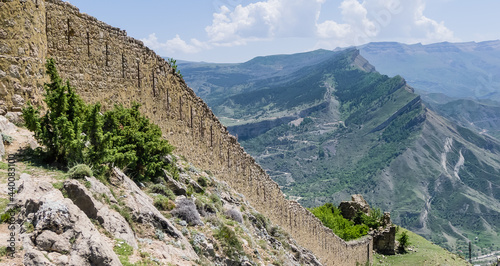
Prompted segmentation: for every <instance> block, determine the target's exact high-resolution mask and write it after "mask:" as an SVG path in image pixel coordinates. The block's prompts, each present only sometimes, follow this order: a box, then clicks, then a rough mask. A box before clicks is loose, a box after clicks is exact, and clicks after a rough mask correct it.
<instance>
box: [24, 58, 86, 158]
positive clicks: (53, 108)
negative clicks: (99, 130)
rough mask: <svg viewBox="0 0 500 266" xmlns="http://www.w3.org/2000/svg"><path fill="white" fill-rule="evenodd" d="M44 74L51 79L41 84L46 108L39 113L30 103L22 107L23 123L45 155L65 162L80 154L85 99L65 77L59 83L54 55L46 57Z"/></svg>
mask: <svg viewBox="0 0 500 266" xmlns="http://www.w3.org/2000/svg"><path fill="white" fill-rule="evenodd" d="M46 67H47V74H48V75H49V77H50V81H51V83H46V84H44V87H45V92H46V94H45V98H44V101H45V102H46V103H47V107H48V111H47V113H46V114H45V115H44V116H43V117H40V111H39V110H38V109H35V108H33V106H32V105H31V103H28V105H27V107H26V108H24V109H23V118H24V120H25V122H26V127H27V128H28V129H29V130H31V131H33V132H34V133H35V138H36V139H37V140H38V142H39V143H41V144H43V146H44V147H45V149H46V159H48V160H50V161H52V162H57V163H61V164H63V165H66V164H68V163H75V162H79V161H80V160H81V158H83V150H84V147H85V145H84V142H83V135H82V134H81V133H82V126H83V120H84V113H85V109H86V106H85V103H84V102H83V101H82V100H81V98H80V97H79V96H78V95H77V94H76V93H75V92H74V89H73V88H72V87H71V86H70V84H69V81H67V82H66V83H63V81H62V79H61V77H60V76H59V74H58V73H57V69H56V66H55V61H54V59H48V60H47V64H46Z"/></svg>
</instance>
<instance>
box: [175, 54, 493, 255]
mask: <svg viewBox="0 0 500 266" xmlns="http://www.w3.org/2000/svg"><path fill="white" fill-rule="evenodd" d="M313 54H314V53H313ZM323 56H324V57H326V59H323V60H318V61H319V62H318V63H316V64H310V65H306V66H304V67H302V68H300V69H298V70H295V71H290V72H288V73H281V74H273V75H274V76H272V77H270V76H266V77H262V78H260V79H259V78H258V77H255V78H254V80H253V81H252V83H251V84H250V85H249V84H247V83H245V82H242V83H239V84H237V85H234V84H236V83H237V82H235V83H230V84H229V85H228V86H226V87H223V89H221V90H225V91H227V92H226V93H225V94H224V95H223V96H222V95H219V96H218V97H214V98H212V101H211V103H210V104H212V105H211V108H212V109H213V110H214V111H215V113H216V114H217V115H219V116H222V117H226V119H225V121H226V122H230V123H229V124H228V125H230V127H229V130H230V131H231V132H233V133H234V134H238V136H241V137H240V142H241V144H242V145H243V146H244V147H245V149H246V151H247V152H249V153H250V154H252V155H253V156H254V157H256V159H257V160H258V162H259V163H260V164H261V165H263V167H264V168H265V169H266V170H267V172H268V173H269V174H270V175H271V176H272V177H273V179H274V180H276V181H277V182H278V183H279V184H280V186H281V187H282V189H283V191H284V192H285V193H286V194H287V195H288V196H289V197H290V198H293V199H297V200H299V202H300V203H301V204H303V205H305V206H308V207H312V206H317V205H320V204H323V203H325V202H334V203H338V202H339V201H340V200H342V199H345V198H347V197H348V196H349V195H350V194H354V193H361V194H363V195H364V196H365V198H367V200H368V201H369V202H371V203H374V205H375V206H378V207H380V208H382V209H384V210H390V211H391V212H392V218H393V220H394V221H395V222H396V223H398V224H400V225H402V226H404V227H407V228H409V229H411V230H412V231H415V232H417V233H419V234H421V235H423V236H425V237H427V238H428V239H431V240H432V241H433V242H435V243H438V244H440V245H442V246H443V247H446V248H448V249H450V250H453V251H457V250H460V249H461V250H466V248H465V245H466V244H467V243H468V241H473V242H474V244H475V245H476V247H477V248H481V249H482V250H481V252H488V253H489V252H490V251H491V250H498V249H499V248H498V246H499V245H500V238H498V237H497V235H498V233H500V224H499V222H498V221H500V219H498V218H499V215H500V170H499V169H500V144H499V143H498V141H496V140H494V139H492V138H489V137H488V136H484V135H478V134H476V133H474V132H473V131H471V130H469V129H467V128H465V127H462V126H459V125H458V124H456V123H453V122H450V121H449V120H446V119H445V118H443V117H441V116H440V115H438V114H436V113H435V112H434V111H431V110H429V109H427V108H426V107H425V106H424V105H423V104H422V101H421V98H420V96H419V95H417V94H415V93H414V92H413V89H412V88H411V87H409V86H408V85H407V84H406V81H405V80H404V79H403V78H401V77H400V76H396V77H393V78H390V77H388V76H385V75H381V74H379V73H378V72H375V71H374V67H373V66H371V65H370V64H369V63H368V62H367V61H366V60H365V59H364V58H363V57H361V56H360V55H359V51H357V50H354V49H349V50H346V51H341V52H331V53H330V54H328V55H326V54H324V55H323ZM260 60H263V59H262V58H261V59H260ZM264 61H265V60H264ZM283 62H286V60H284V61H283ZM232 67H233V68H237V67H240V66H239V65H233V66H232ZM285 68H286V66H283V69H285ZM190 71H191V69H190V68H189V67H187V68H185V69H183V73H187V74H185V75H186V77H188V76H189V77H191V78H193V79H195V81H194V82H199V80H198V81H196V75H194V74H192V73H191V72H190ZM255 72H256V73H257V72H259V71H257V70H255ZM238 73H239V72H236V74H238ZM211 75H214V78H216V77H217V72H216V71H212V72H211ZM224 75H225V73H224ZM187 81H188V83H189V82H191V81H190V80H189V79H187ZM259 84H260V85H259ZM210 86H212V85H210ZM213 86H214V85H213ZM234 88H244V89H241V90H239V91H233V89H234ZM210 97H211V96H210ZM476 237H477V238H476Z"/></svg>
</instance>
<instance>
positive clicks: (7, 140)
mask: <svg viewBox="0 0 500 266" xmlns="http://www.w3.org/2000/svg"><path fill="white" fill-rule="evenodd" d="M2 139H3V144H5V145H10V144H12V142H14V138H12V137H11V136H9V135H7V134H4V133H2Z"/></svg>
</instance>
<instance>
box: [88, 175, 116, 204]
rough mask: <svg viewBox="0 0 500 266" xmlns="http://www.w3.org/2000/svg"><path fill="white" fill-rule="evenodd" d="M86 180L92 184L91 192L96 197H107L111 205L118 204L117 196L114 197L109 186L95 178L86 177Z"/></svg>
mask: <svg viewBox="0 0 500 266" xmlns="http://www.w3.org/2000/svg"><path fill="white" fill-rule="evenodd" d="M85 180H86V181H88V182H89V183H90V188H89V190H90V192H92V194H94V195H99V196H106V197H108V199H109V202H110V203H115V204H116V203H118V201H117V200H116V198H115V196H113V193H111V190H109V188H108V187H107V186H105V185H104V184H103V183H101V181H99V180H97V179H96V178H95V177H93V176H91V177H88V176H86V177H85Z"/></svg>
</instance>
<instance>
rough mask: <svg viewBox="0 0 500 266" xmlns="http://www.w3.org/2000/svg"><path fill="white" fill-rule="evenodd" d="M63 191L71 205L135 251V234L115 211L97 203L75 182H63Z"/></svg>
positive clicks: (87, 191)
mask: <svg viewBox="0 0 500 266" xmlns="http://www.w3.org/2000/svg"><path fill="white" fill-rule="evenodd" d="M64 190H65V191H66V193H67V194H68V197H69V198H70V199H71V200H72V201H73V203H74V204H75V205H76V206H78V207H79V208H80V209H81V210H82V211H83V212H84V213H85V214H86V215H87V217H89V218H90V219H95V220H97V221H98V222H99V224H100V225H101V226H102V227H104V229H105V230H106V231H108V232H109V233H111V234H112V235H113V237H114V238H117V239H123V240H125V241H126V242H127V244H129V245H130V246H131V247H133V248H135V249H137V248H138V245H137V241H136V239H135V233H134V231H133V230H132V229H131V228H130V225H129V224H128V222H127V221H126V220H125V218H123V216H121V215H120V214H119V213H118V212H116V211H115V210H112V209H110V208H109V207H108V206H107V205H104V204H102V203H101V202H99V201H97V200H96V199H95V198H94V197H93V196H92V194H91V193H90V191H89V190H87V188H85V186H83V185H82V184H80V182H78V181H77V180H68V181H66V182H64Z"/></svg>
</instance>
